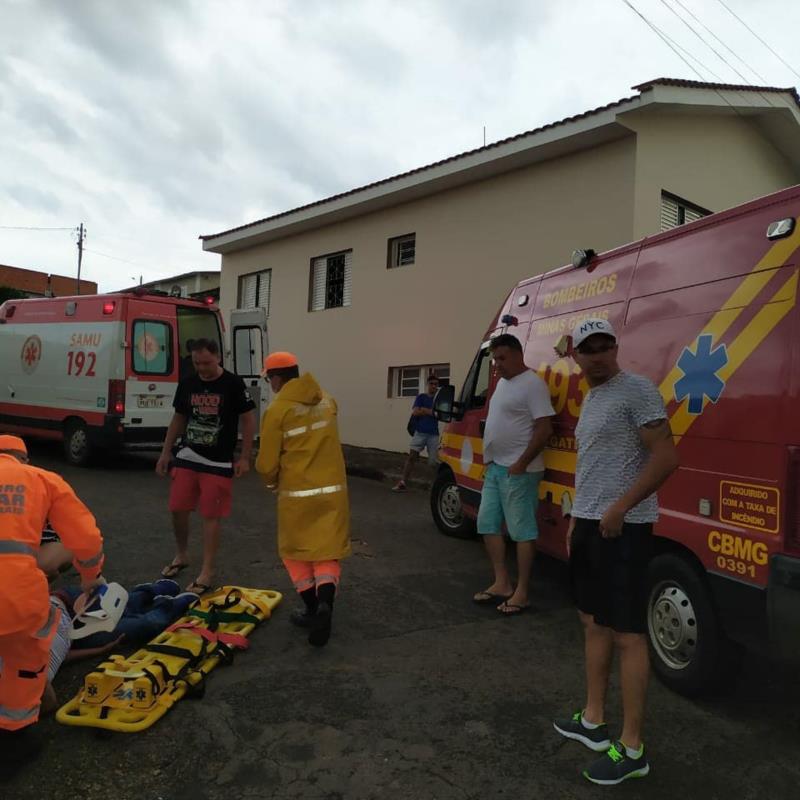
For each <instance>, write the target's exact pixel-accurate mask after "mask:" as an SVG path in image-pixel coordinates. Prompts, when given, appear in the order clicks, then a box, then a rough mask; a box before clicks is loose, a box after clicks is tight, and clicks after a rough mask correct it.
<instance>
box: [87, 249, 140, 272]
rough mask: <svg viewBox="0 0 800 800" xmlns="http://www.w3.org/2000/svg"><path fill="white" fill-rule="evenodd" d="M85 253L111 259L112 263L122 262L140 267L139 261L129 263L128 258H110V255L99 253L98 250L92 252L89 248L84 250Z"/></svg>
mask: <svg viewBox="0 0 800 800" xmlns="http://www.w3.org/2000/svg"><path fill="white" fill-rule="evenodd" d="M83 252H84V253H92V254H93V255H96V256H102V257H103V258H110V259H111V260H112V261H121V262H122V263H123V264H134V265H135V266H137V267H138V266H139V262H138V261H128V259H127V258H118V257H117V256H110V255H108V253H99V252H98V251H97V250H90V249H89V248H88V247H84V248H83Z"/></svg>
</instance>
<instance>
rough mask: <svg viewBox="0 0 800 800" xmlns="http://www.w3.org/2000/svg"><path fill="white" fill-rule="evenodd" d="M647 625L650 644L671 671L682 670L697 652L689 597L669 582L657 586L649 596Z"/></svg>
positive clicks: (694, 619)
mask: <svg viewBox="0 0 800 800" xmlns="http://www.w3.org/2000/svg"><path fill="white" fill-rule="evenodd" d="M647 625H648V628H649V630H650V641H652V643H653V646H654V647H655V649H656V652H657V653H658V655H659V657H660V658H661V660H662V661H663V662H664V663H665V664H667V666H669V667H670V668H671V669H685V668H686V667H688V666H689V664H691V663H692V659H693V658H694V656H695V652H696V651H697V634H698V631H697V618H696V616H695V613H694V608H693V607H692V603H691V601H690V600H689V596H688V595H687V594H686V592H684V590H683V589H682V588H681V587H680V586H679V585H678V584H676V583H674V582H672V581H669V582H667V581H665V582H662V583H660V584H659V585H658V586H656V587H655V588H654V589H653V592H652V594H651V595H650V604H649V607H648V615H647Z"/></svg>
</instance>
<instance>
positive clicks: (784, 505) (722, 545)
mask: <svg viewBox="0 0 800 800" xmlns="http://www.w3.org/2000/svg"><path fill="white" fill-rule="evenodd" d="M798 217H800V186H795V187H793V188H790V189H786V190H784V191H781V192H778V193H776V194H773V195H770V196H767V197H764V198H761V199H759V200H756V201H753V202H751V203H748V204H746V205H743V206H739V207H737V208H733V209H730V210H728V211H725V212H722V213H719V214H714V215H712V216H709V217H705V218H703V219H701V220H699V221H697V222H693V223H691V224H688V225H684V226H681V227H680V228H677V229H674V230H671V231H668V232H665V233H662V234H659V235H657V236H653V237H650V238H646V239H643V240H641V241H637V242H633V243H632V244H629V245H626V246H624V247H620V248H618V249H616V250H613V251H610V252H607V253H603V254H600V255H597V254H595V253H594V252H593V251H576V253H575V255H574V257H573V264H572V265H571V266H567V267H563V268H561V269H556V270H554V271H551V272H548V273H546V274H544V275H538V276H536V277H533V278H529V279H527V280H523V281H521V282H520V283H519V284H518V285H517V286H516V287H515V288H514V289H513V291H512V292H511V293H510V294H509V296H508V297H507V298H506V300H505V302H504V303H503V306H502V308H501V310H500V311H499V312H498V314H497V317H496V318H495V320H494V321H493V322H492V324H491V325H490V326H489V328H488V330H487V331H486V333H485V334H484V336H483V340H482V344H481V346H480V347H479V349H478V352H477V354H476V356H475V360H474V362H473V364H472V367H471V369H470V370H469V374H468V375H467V379H466V381H465V382H464V385H463V388H462V390H461V394H460V397H459V398H458V399H457V400H456V398H455V390H454V389H453V388H452V387H444V388H443V389H441V390H440V392H439V395H438V397H437V400H436V407H437V414H438V415H439V417H440V419H442V420H443V421H450V424H449V425H447V427H446V429H445V431H444V434H443V436H442V451H441V457H442V464H441V467H440V470H439V473H438V476H437V479H436V481H435V484H434V486H433V489H432V493H431V509H432V512H433V516H434V519H435V521H436V523H437V525H438V526H439V528H440V529H441V530H442V531H444V532H445V533H450V534H451V535H466V534H468V533H469V530H470V524H471V521H472V519H474V517H475V516H476V513H477V508H478V505H479V503H480V494H481V486H482V478H483V471H484V464H483V458H482V453H483V442H482V435H483V428H484V425H485V421H486V416H487V412H488V405H489V400H490V399H491V396H492V392H493V390H494V387H495V385H496V382H497V380H498V378H497V375H496V373H495V371H494V370H493V368H492V363H491V358H490V354H489V349H488V347H489V342H490V340H491V338H492V337H493V336H495V335H497V334H500V333H506V332H507V333H512V334H514V335H515V336H517V338H519V339H520V341H521V342H523V346H524V350H525V363H526V364H527V365H528V366H529V367H530V368H531V369H533V370H536V371H537V372H538V373H539V375H541V377H542V378H543V379H544V381H545V382H546V383H547V385H548V386H549V388H550V393H551V396H552V400H553V406H554V408H555V410H556V412H557V417H556V424H555V432H554V435H553V437H552V439H551V440H550V443H549V447H548V449H547V450H546V451H545V463H546V468H547V469H546V472H545V476H544V479H543V481H542V483H541V486H540V500H541V503H540V507H539V516H538V521H539V528H540V538H539V547H540V549H541V550H543V551H544V552H546V553H548V554H550V555H553V556H555V557H557V558H561V559H565V558H566V545H565V533H566V528H567V523H568V519H567V518H568V515H569V513H570V509H571V507H572V502H573V497H574V488H573V487H574V475H575V461H576V442H575V427H576V424H577V421H578V416H579V414H580V409H581V402H582V400H583V398H584V397H585V396H586V393H587V391H588V385H587V383H586V381H585V379H583V378H582V376H581V374H580V370H579V369H578V367H577V365H576V364H575V362H574V361H573V360H572V359H571V358H570V357H569V356H568V355H567V352H568V350H567V347H566V345H567V344H568V343H567V342H566V341H565V339H564V337H565V335H568V334H569V333H570V332H571V331H572V329H573V327H574V326H575V325H576V324H577V323H578V322H580V321H581V320H583V319H586V318H588V317H602V318H605V319H608V320H609V321H610V322H611V323H612V325H613V326H614V329H615V330H616V331H617V333H618V337H619V354H620V355H619V361H620V366H621V367H622V368H623V369H624V370H627V371H629V372H633V373H638V374H641V375H646V376H647V377H649V378H650V379H651V380H652V381H653V382H654V383H655V384H656V385H657V386H658V387H659V389H660V392H661V396H662V398H663V400H664V403H665V405H666V408H667V413H668V416H669V421H670V425H671V426H672V432H673V434H674V436H675V440H676V442H677V447H678V452H679V454H680V461H681V466H680V469H679V470H678V471H677V472H676V473H675V474H674V475H673V476H672V477H671V478H670V479H669V480H668V482H667V483H666V484H665V485H664V486H663V487H662V488H661V490H660V491H659V500H660V505H661V509H660V519H659V521H658V523H657V524H656V527H655V533H656V545H657V555H656V557H655V558H654V560H653V562H652V565H651V568H650V576H649V578H650V590H649V606H648V627H649V641H650V646H651V655H652V657H653V665H654V668H655V670H656V671H657V673H658V674H659V675H660V677H661V678H662V679H663V680H664V681H665V682H666V683H667V684H668V685H670V686H671V687H673V688H674V689H676V690H678V691H681V692H685V693H691V692H697V691H699V690H701V689H703V688H705V687H707V686H709V685H710V684H712V683H713V682H714V680H715V678H716V677H718V676H719V675H720V673H721V672H722V671H723V670H725V669H727V668H728V667H729V666H730V662H729V661H728V660H727V659H728V657H729V656H730V655H731V654H732V653H735V650H734V649H733V648H731V647H730V642H731V640H733V641H737V642H739V643H743V644H747V645H750V646H755V647H758V646H764V644H765V641H764V640H765V639H767V640H768V644H769V645H770V646H771V648H772V651H773V652H774V653H776V654H777V655H780V656H783V657H788V658H790V659H791V660H793V661H794V660H799V659H800V313H798V298H797V288H798V270H800V224H798ZM556 348H558V352H559V353H563V354H564V355H559V354H558V353H557V352H556Z"/></svg>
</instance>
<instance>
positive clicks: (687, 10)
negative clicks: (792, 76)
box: [675, 0, 768, 86]
mask: <svg viewBox="0 0 800 800" xmlns="http://www.w3.org/2000/svg"><path fill="white" fill-rule="evenodd" d="M675 2H676V3H677V4H678V5H679V6H680V7H681V8H682V9H683V10H684V11H685V12H686V13H687V14H688V15H689V16H690V17H691V18H692V19H693V20H695V21H696V22H697V24H698V25H700V27H701V28H703V30H705V31H706V32H708V33H710V34H711V35H712V36H713V37H714V38H715V39H716V40H717V41H718V42H719V43H720V44H721V45H722V46H723V47H724V48H725V49H726V50H727V51H728V52H729V53H730V54H731V55H733V56H734V57H735V58H737V59H738V60H739V61H740V62H741V63H742V64H744V66H745V67H747V69H749V70H750V72H752V73H753V75H755V76H756V77H757V78H758V79H759V80H760V81H761V82H762V83H763V84H764V85H765V86H766V84H767V83H768V81H767V79H766V78H765V77H764V76H763V75H762V74H761V73H759V72H756V70H755V69H754V68H753V67H751V66H750V65H749V64H748V63H747V62H746V61H745V60H744V59H743V58H742V57H741V56H740V55H739V54H738V53H737V52H736V51H735V50H732V49H731V48H730V47H728V45H727V44H725V42H723V41H722V39H720V38H719V36H717V34H716V33H714V31H712V30H711V28H709V27H708V26H707V25H706V24H704V22H703V20H701V19H700V18H699V17H698V16H697V15H696V14H695V13H694V12H693V11H692V10H691V9H690V8H687V7H686V6H685V5H684V4H683V3H681V0H675Z"/></svg>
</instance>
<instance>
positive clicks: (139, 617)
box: [39, 529, 198, 713]
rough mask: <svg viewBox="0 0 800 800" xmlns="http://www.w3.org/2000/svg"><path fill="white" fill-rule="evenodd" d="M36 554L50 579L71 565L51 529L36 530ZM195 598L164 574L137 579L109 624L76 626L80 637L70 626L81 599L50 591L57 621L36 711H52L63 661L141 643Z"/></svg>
mask: <svg viewBox="0 0 800 800" xmlns="http://www.w3.org/2000/svg"><path fill="white" fill-rule="evenodd" d="M39 557H40V558H39V565H40V568H41V569H42V571H43V572H44V573H45V574H46V575H47V576H48V578H50V579H51V580H52V579H53V578H55V577H57V576H58V575H60V574H61V572H63V571H65V570H66V569H68V568H69V565H70V564H71V563H72V554H71V553H70V552H69V551H68V550H66V548H65V547H64V546H63V545H62V544H61V542H60V541H59V540H58V536H57V534H55V532H54V531H52V529H46V530H45V531H44V533H43V534H42V546H41V549H40V551H39ZM197 599H198V596H197V595H196V594H192V593H190V592H181V588H180V586H179V585H178V584H177V583H176V582H175V581H173V580H169V579H167V578H162V579H161V580H157V581H154V582H153V583H142V584H139V585H138V586H134V587H133V589H131V590H130V593H129V594H128V596H127V603H126V604H125V608H124V611H123V612H122V616H121V617H120V618H119V620H118V621H116V624H115V625H114V626H113V628H111V629H110V630H94V631H93V632H91V631H87V630H81V631H80V634H82V635H80V638H75V637H76V628H77V627H79V626H81V625H82V619H83V618H82V616H81V614H80V613H79V611H80V608H81V605H82V600H83V598H82V597H81V591H80V589H77V588H73V587H65V588H60V589H54V590H52V591H51V593H50V603H51V604H52V605H53V606H54V607H56V608H58V609H60V611H61V619H60V621H59V625H58V629H57V631H56V635H55V636H54V637H53V641H52V644H51V646H50V662H49V665H48V670H47V685H46V688H45V691H44V695H43V697H42V712H43V713H47V712H52V711H54V710H55V708H56V707H57V705H58V702H57V698H56V693H55V691H54V689H53V679H54V678H55V675H56V673H57V672H58V670H59V668H60V667H61V665H62V664H63V663H64V662H65V661H74V660H78V659H87V658H94V657H97V656H102V655H104V654H106V653H108V652H110V651H111V650H113V649H114V648H115V647H116V646H117V645H124V646H125V647H129V646H137V645H140V644H142V643H144V642H147V641H149V640H150V639H152V638H153V637H154V636H157V635H158V634H159V633H161V631H163V630H164V629H165V628H166V627H168V626H169V625H171V624H172V623H173V622H175V621H176V620H178V619H180V618H181V617H182V616H184V614H186V611H187V609H188V608H189V606H191V605H192V603H194V602H195V601H196V600H197ZM76 606H77V608H76ZM76 618H78V621H77V623H76ZM101 627H103V626H101ZM106 627H107V626H106ZM87 634H88V635H87Z"/></svg>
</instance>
